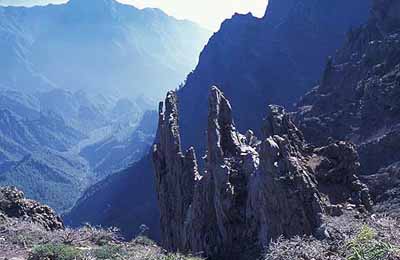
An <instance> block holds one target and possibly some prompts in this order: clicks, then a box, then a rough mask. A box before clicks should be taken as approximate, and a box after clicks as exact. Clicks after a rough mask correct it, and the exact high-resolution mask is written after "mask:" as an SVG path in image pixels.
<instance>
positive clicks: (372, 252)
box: [347, 226, 396, 260]
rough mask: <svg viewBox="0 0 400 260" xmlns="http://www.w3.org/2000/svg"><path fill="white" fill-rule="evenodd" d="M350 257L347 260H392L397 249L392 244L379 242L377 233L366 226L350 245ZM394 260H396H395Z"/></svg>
mask: <svg viewBox="0 0 400 260" xmlns="http://www.w3.org/2000/svg"><path fill="white" fill-rule="evenodd" d="M348 250H349V252H350V255H349V256H348V257H347V260H382V259H391V257H392V256H393V257H394V254H396V252H395V251H396V249H395V247H394V246H393V245H391V244H390V243H386V242H383V241H379V240H377V234H376V232H375V231H374V230H373V229H372V228H370V227H368V226H364V227H363V228H362V230H361V231H360V232H359V234H358V235H357V236H356V237H355V238H354V239H353V240H352V241H350V243H349V244H348ZM393 259H394V258H393Z"/></svg>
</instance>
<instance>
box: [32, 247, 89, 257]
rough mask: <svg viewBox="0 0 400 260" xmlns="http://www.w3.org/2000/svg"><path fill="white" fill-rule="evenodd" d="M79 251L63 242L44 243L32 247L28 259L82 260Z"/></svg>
mask: <svg viewBox="0 0 400 260" xmlns="http://www.w3.org/2000/svg"><path fill="white" fill-rule="evenodd" d="M82 259H83V258H82V255H81V252H80V251H79V250H78V249H76V248H74V247H72V246H68V245H64V244H45V245H40V246H36V247H35V248H33V250H32V252H31V254H30V256H29V258H28V260H82Z"/></svg>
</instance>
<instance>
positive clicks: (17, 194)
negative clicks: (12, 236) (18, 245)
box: [0, 187, 64, 231]
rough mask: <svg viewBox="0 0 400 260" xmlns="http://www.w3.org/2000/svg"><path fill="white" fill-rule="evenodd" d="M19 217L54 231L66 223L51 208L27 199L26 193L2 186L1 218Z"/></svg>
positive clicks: (0, 189) (0, 199)
mask: <svg viewBox="0 0 400 260" xmlns="http://www.w3.org/2000/svg"><path fill="white" fill-rule="evenodd" d="M1 218H3V219H6V218H18V219H22V220H25V221H31V222H34V223H37V224H39V225H42V226H43V227H44V228H45V229H47V230H49V231H52V230H57V229H63V228H64V224H63V222H62V220H61V218H60V217H59V216H57V215H56V213H55V212H54V211H53V210H52V209H51V208H49V207H48V206H45V205H42V204H40V203H38V202H36V201H33V200H28V199H25V197H24V194H23V193H22V192H21V191H19V190H17V189H16V188H12V187H11V188H8V187H6V188H0V219H1Z"/></svg>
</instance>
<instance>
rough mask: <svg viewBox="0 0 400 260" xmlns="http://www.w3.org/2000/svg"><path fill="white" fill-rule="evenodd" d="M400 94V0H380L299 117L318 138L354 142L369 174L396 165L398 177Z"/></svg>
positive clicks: (330, 65)
mask: <svg viewBox="0 0 400 260" xmlns="http://www.w3.org/2000/svg"><path fill="white" fill-rule="evenodd" d="M399 100H400V3H399V2H398V1H391V0H383V1H382V0H376V1H374V2H373V9H372V12H371V17H370V19H369V20H368V22H367V23H366V24H365V25H364V26H363V27H361V28H360V29H357V30H353V31H351V32H350V33H349V37H348V40H347V42H346V43H345V45H344V47H343V48H342V49H341V50H340V52H339V53H338V54H337V56H336V57H335V59H332V60H330V61H329V62H328V64H327V66H326V68H325V72H324V74H323V76H322V80H321V84H320V85H319V86H317V87H316V88H315V89H314V90H312V91H311V92H310V93H308V94H307V95H306V96H305V97H304V98H303V99H302V100H301V101H300V103H299V112H297V113H296V121H297V122H298V124H299V126H300V128H301V129H302V130H303V131H304V133H305V135H306V137H307V138H308V139H309V140H311V141H312V142H313V143H316V144H323V143H325V142H326V141H327V140H328V138H329V137H331V138H333V139H336V140H351V141H352V142H354V143H355V144H356V146H357V150H358V152H359V154H360V159H361V165H362V172H363V174H367V175H370V174H376V173H387V172H388V169H392V170H389V172H391V175H393V174H394V175H393V178H398V177H396V176H395V172H396V171H393V168H397V167H398V163H397V162H398V161H400V153H399V151H400V149H399V140H400V103H399ZM397 172H398V171H397ZM376 178H380V177H378V176H376ZM376 178H372V179H371V178H367V179H371V180H374V179H376ZM393 178H392V179H393ZM374 183H375V184H376V183H377V182H376V181H373V183H371V185H372V186H375V184H374ZM378 183H385V182H384V181H378ZM376 188H377V187H373V189H374V190H376ZM378 189H380V188H378ZM388 189H389V190H390V189H391V188H390V185H389V186H388ZM378 197H380V198H382V196H378ZM379 200H380V199H378V201H379Z"/></svg>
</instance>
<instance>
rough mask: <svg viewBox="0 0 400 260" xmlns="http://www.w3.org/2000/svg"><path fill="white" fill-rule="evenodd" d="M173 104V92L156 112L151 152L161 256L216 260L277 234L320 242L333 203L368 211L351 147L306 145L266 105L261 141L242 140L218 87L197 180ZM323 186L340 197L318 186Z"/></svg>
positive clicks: (284, 117)
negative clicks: (164, 250)
mask: <svg viewBox="0 0 400 260" xmlns="http://www.w3.org/2000/svg"><path fill="white" fill-rule="evenodd" d="M177 105H178V101H177V96H176V94H175V93H174V92H169V93H168V95H167V98H166V100H165V109H163V104H161V105H160V120H159V130H158V134H157V135H158V136H157V140H156V143H155V145H154V147H153V161H154V166H155V171H156V179H157V182H156V185H157V191H158V199H159V205H160V213H161V229H162V234H161V235H162V242H163V245H164V246H165V247H166V248H167V249H169V250H179V251H184V252H191V253H202V254H204V255H205V256H208V257H210V256H212V257H214V258H221V259H237V258H241V257H244V256H249V255H252V254H256V255H257V253H259V250H261V249H262V248H263V247H265V246H267V245H268V243H269V241H270V239H274V238H277V237H279V236H281V235H283V236H286V237H291V236H294V235H303V234H314V235H317V236H321V235H323V234H321V233H323V232H321V226H322V215H323V214H324V213H330V212H331V211H332V210H330V209H332V208H337V207H339V206H338V204H340V205H344V204H346V203H351V204H354V205H356V206H358V207H359V208H360V209H365V208H366V207H367V208H368V207H370V200H369V194H368V190H367V189H366V188H365V186H364V185H362V184H361V183H360V182H359V180H358V179H357V177H356V173H357V169H358V167H359V163H358V161H357V160H358V156H357V153H356V152H355V150H354V147H353V146H352V145H350V144H347V143H344V142H340V143H332V144H331V145H329V146H327V147H323V148H312V147H309V146H308V145H307V144H306V142H305V140H304V138H303V135H302V133H301V132H300V131H299V130H298V129H297V127H296V126H295V125H294V124H293V123H292V121H291V120H290V118H289V115H288V114H287V113H286V112H285V110H284V109H283V108H282V107H279V106H269V107H268V111H267V117H266V119H265V121H264V124H263V125H264V127H263V131H262V132H263V136H262V139H260V140H259V139H258V138H257V137H256V136H255V135H254V134H253V132H252V131H250V130H249V131H248V132H247V133H246V134H245V135H243V134H241V133H239V132H238V131H237V130H236V126H235V123H234V121H233V117H232V108H231V105H230V103H229V101H228V100H227V99H226V98H225V96H224V95H223V93H222V92H221V91H220V90H219V89H218V88H216V87H212V88H211V92H210V95H209V114H208V129H207V153H206V156H205V157H204V158H205V161H206V162H205V171H204V172H203V173H201V174H200V172H199V169H198V166H197V165H198V163H197V159H196V154H195V151H194V149H193V148H189V149H188V150H187V151H183V150H182V147H181V141H180V132H179V120H178V107H177ZM343 157H345V160H342V159H343ZM330 182H332V183H333V184H334V185H336V186H337V187H341V192H340V193H338V194H336V193H335V192H332V191H330V190H328V189H323V188H322V187H323V186H329V185H328V183H330ZM320 188H321V190H319V189H320ZM321 191H326V192H325V193H324V192H321ZM335 213H336V214H340V210H339V213H338V212H337V210H336V211H335ZM232 257H234V258H232Z"/></svg>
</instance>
